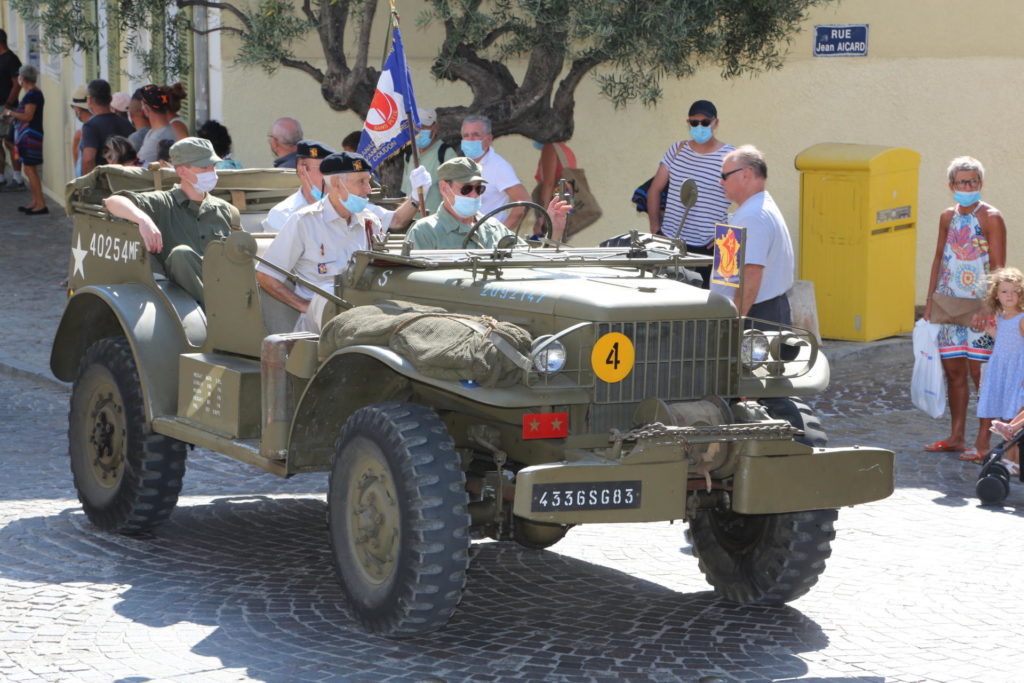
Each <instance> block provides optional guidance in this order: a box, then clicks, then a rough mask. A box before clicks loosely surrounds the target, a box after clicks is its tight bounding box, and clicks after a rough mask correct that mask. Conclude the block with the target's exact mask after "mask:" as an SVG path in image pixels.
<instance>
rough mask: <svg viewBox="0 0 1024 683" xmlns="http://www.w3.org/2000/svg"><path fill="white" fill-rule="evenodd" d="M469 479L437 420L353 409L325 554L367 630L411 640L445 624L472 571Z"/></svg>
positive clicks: (414, 409) (338, 456) (333, 481)
mask: <svg viewBox="0 0 1024 683" xmlns="http://www.w3.org/2000/svg"><path fill="white" fill-rule="evenodd" d="M468 503H469V498H468V495H467V494H466V479H465V475H464V474H463V472H462V470H461V468H460V460H459V456H458V454H457V453H456V452H455V448H454V445H453V443H452V439H451V437H450V436H449V435H448V432H447V430H446V429H445V426H444V423H443V422H441V420H440V418H438V416H437V414H436V413H434V412H433V411H432V410H429V409H427V408H424V407H422V406H418V405H415V404H410V403H380V404H376V405H371V406H367V407H365V408H361V409H360V410H357V411H356V412H355V413H353V414H352V416H351V417H350V418H349V419H348V421H347V422H346V423H345V426H344V427H343V428H342V430H341V433H340V435H339V437H338V440H337V442H336V444H335V453H334V460H333V463H332V466H331V476H330V484H329V488H328V493H327V522H328V528H329V533H330V540H331V555H332V558H333V560H334V567H335V570H336V572H337V575H338V579H339V581H340V582H341V586H342V588H343V590H344V592H345V594H346V596H347V597H348V601H349V605H350V606H351V608H352V611H353V612H354V614H355V616H356V618H357V619H358V620H359V621H360V622H361V623H362V624H363V626H364V627H366V628H367V629H369V630H370V631H373V632H374V633H379V634H382V635H385V636H389V637H399V638H400V637H408V636H415V635H420V634H424V633H429V632H431V631H435V630H437V629H439V628H441V627H442V626H444V625H445V624H446V623H447V622H448V619H449V618H450V617H451V615H452V613H453V612H454V611H455V607H456V606H457V605H458V603H459V601H460V600H461V599H462V591H463V588H465V585H466V569H467V568H468V566H469V526H470V518H469V512H468V508H467V505H468Z"/></svg>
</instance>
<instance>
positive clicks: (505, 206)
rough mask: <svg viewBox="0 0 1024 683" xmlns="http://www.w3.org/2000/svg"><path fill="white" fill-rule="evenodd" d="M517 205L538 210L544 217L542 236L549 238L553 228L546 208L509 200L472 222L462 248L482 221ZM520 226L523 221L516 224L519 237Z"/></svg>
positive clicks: (531, 203)
mask: <svg viewBox="0 0 1024 683" xmlns="http://www.w3.org/2000/svg"><path fill="white" fill-rule="evenodd" d="M517 206H523V207H526V208H528V209H533V210H534V211H539V212H540V215H541V216H543V217H544V237H547V238H548V239H551V235H553V234H554V232H555V228H554V226H553V225H551V216H549V215H548V210H547V209H545V208H544V207H543V206H541V205H540V204H534V203H533V202H511V203H509V204H502V205H501V206H499V207H498V208H496V209H494V210H493V211H488V212H487V213H485V214H484V215H483V216H482V217H481V218H480V220H478V221H477V222H476V223H474V224H473V227H472V228H470V229H469V233H467V234H466V239H464V240H462V248H463V249H465V248H466V247H467V246H469V241H470V240H471V239H473V235H475V234H476V231H477V228H479V227H480V226H481V225H483V224H484V221H486V220H487V219H488V218H490V217H491V216H493V215H495V214H498V213H501V212H502V211H504V210H505V209H514V208H516V207H517ZM524 218H525V216H524ZM522 227H523V221H519V225H517V226H516V233H515V234H516V237H519V231H520V230H521V229H522Z"/></svg>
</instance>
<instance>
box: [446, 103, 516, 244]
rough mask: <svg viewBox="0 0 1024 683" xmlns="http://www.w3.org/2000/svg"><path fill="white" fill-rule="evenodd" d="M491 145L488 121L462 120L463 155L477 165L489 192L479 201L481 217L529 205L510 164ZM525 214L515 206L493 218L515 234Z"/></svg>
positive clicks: (472, 117) (476, 116)
mask: <svg viewBox="0 0 1024 683" xmlns="http://www.w3.org/2000/svg"><path fill="white" fill-rule="evenodd" d="M493 143H494V135H493V134H492V133H491V120H490V119H489V118H487V117H486V116H481V115H477V114H474V115H470V116H467V117H466V118H464V119H463V120H462V153H463V154H464V155H465V156H466V157H468V158H470V159H472V160H473V161H475V162H476V163H477V164H479V165H480V168H481V170H482V171H483V177H484V180H485V181H487V189H488V192H487V194H485V195H483V196H482V197H481V198H480V199H481V200H482V205H481V208H480V211H481V213H483V214H488V213H490V212H491V211H493V210H495V209H497V208H498V207H499V206H503V205H505V204H509V203H511V202H528V201H530V193H528V192H527V191H526V188H525V187H523V183H522V181H520V180H519V176H517V175H516V171H515V169H514V168H512V164H510V163H509V162H508V161H506V160H505V158H504V157H503V156H501V155H500V154H498V150H496V149H495V148H494V147H493ZM456 158H458V157H456ZM525 212H526V210H525V209H524V208H523V207H521V206H517V207H516V208H514V209H511V210H508V211H502V212H501V213H499V214H496V215H495V216H494V217H495V218H497V219H498V221H499V222H501V223H503V224H504V225H505V227H507V228H508V229H509V230H511V231H512V232H516V230H517V228H518V226H519V222H520V221H522V220H523V215H524V214H525Z"/></svg>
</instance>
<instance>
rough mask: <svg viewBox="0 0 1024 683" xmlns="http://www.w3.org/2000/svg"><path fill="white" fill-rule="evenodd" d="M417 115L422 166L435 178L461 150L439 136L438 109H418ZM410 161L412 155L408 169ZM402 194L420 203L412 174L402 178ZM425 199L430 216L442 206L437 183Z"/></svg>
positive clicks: (416, 141) (417, 143)
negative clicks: (444, 165)
mask: <svg viewBox="0 0 1024 683" xmlns="http://www.w3.org/2000/svg"><path fill="white" fill-rule="evenodd" d="M416 113H417V115H418V116H419V119H420V127H419V129H418V130H417V131H416V140H415V144H416V147H417V148H418V149H419V155H420V166H422V167H423V168H424V169H426V172H427V173H429V174H430V177H431V178H433V177H435V176H436V175H437V169H438V167H439V166H440V165H441V164H443V163H444V162H446V161H448V160H449V159H451V158H454V157H457V156H458V155H459V150H458V149H456V148H455V147H452V146H451V145H449V144H447V143H446V142H445V141H444V140H442V139H441V137H440V136H439V135H438V133H439V132H440V124H439V123H438V122H437V110H436V109H431V108H429V107H418V108H417V111H416ZM410 159H411V155H409V158H407V159H406V164H407V166H406V168H409V165H411V163H412V162H411V160H410ZM402 194H404V195H405V196H407V197H412V199H413V200H414V201H416V202H419V199H420V198H419V197H417V196H415V195H416V190H414V189H413V186H412V180H411V178H410V174H405V175H403V177H402ZM423 199H424V202H425V203H424V206H425V207H426V212H427V213H428V214H431V213H434V212H435V211H437V207H439V206H441V191H440V190H439V189H438V185H437V183H431V184H430V187H429V188H428V189H427V190H426V194H424V196H423Z"/></svg>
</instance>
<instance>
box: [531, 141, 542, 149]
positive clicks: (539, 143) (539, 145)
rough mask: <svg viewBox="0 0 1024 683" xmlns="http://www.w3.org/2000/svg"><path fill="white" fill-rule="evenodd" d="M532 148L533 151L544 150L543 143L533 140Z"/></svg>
mask: <svg viewBox="0 0 1024 683" xmlns="http://www.w3.org/2000/svg"><path fill="white" fill-rule="evenodd" d="M533 148H534V149H544V143H543V142H538V141H537V140H534V141H533Z"/></svg>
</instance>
